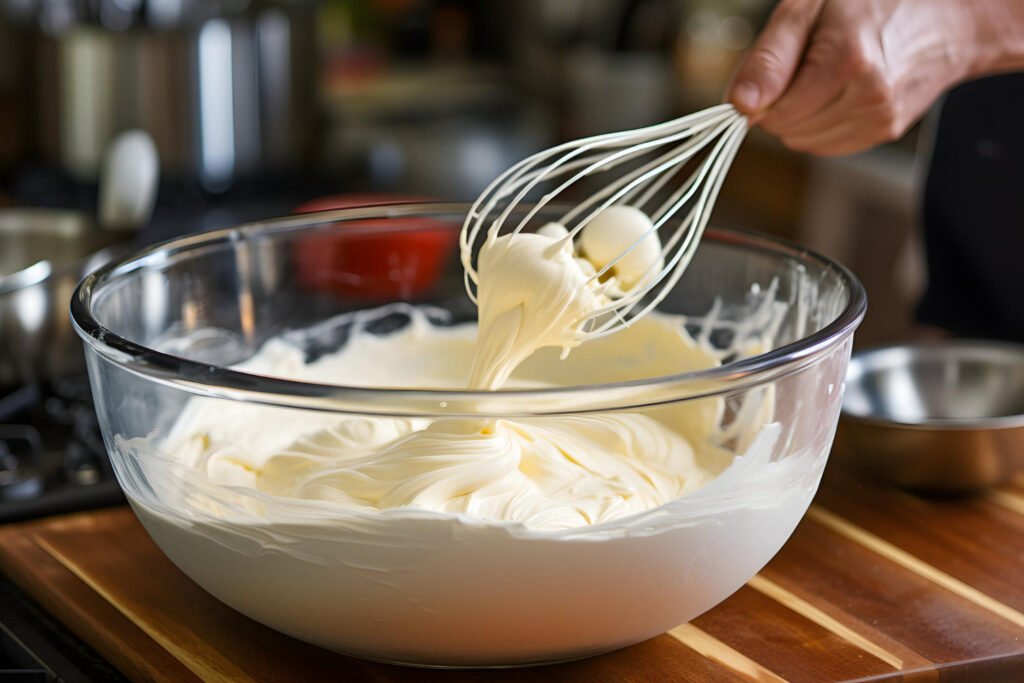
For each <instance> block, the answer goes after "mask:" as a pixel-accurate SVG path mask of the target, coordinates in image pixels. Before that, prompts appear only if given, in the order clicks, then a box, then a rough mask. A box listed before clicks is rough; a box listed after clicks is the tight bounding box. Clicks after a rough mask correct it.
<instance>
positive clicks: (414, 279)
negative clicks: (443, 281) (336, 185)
mask: <svg viewBox="0 0 1024 683" xmlns="http://www.w3.org/2000/svg"><path fill="white" fill-rule="evenodd" d="M425 199H427V198H424V197H409V196H403V195H388V194H363V195H334V196H330V197H323V198H320V199H315V200H313V201H310V202H307V203H305V204H302V205H300V206H299V207H297V208H296V209H295V211H294V213H299V214H302V213H313V212H317V211H328V210H334V209H350V208H359V207H366V206H383V205H394V204H410V203H416V202H421V201H424V200H425ZM334 225H335V226H338V227H337V228H335V229H332V230H330V231H325V232H323V233H313V234H310V235H305V236H303V237H302V238H301V239H300V240H299V241H298V242H297V244H296V245H295V251H294V258H295V262H296V266H297V268H296V270H297V272H298V278H299V283H300V284H301V285H302V286H304V287H306V288H308V289H310V290H312V291H315V292H322V293H330V294H336V295H341V296H357V297H360V298H368V299H384V298H399V299H408V298H415V297H417V296H421V295H423V294H424V293H426V292H428V291H430V289H431V288H432V287H433V286H434V285H435V284H436V283H437V281H438V279H439V278H440V276H441V273H442V272H443V270H444V265H445V261H446V260H447V258H448V257H449V255H450V254H451V252H452V251H453V250H454V248H455V244H456V242H457V241H458V234H459V232H458V226H457V225H456V224H455V223H452V222H451V221H444V220H440V219H436V218H422V217H411V218H404V217H396V218H374V219H366V220H352V221H342V222H338V223H335V224H334Z"/></svg>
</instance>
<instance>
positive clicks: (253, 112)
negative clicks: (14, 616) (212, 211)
mask: <svg viewBox="0 0 1024 683" xmlns="http://www.w3.org/2000/svg"><path fill="white" fill-rule="evenodd" d="M233 4H234V6H237V7H241V9H236V10H232V9H230V8H227V7H219V6H218V5H213V4H208V3H191V4H190V5H189V6H192V5H194V6H195V8H196V12H195V13H193V14H186V15H184V16H182V17H181V18H180V19H178V20H176V21H175V22H174V23H172V24H170V25H164V24H159V23H158V24H154V23H152V22H149V23H146V22H141V21H140V22H135V23H132V24H130V25H129V26H128V27H127V28H122V27H120V26H118V27H117V28H118V30H111V28H110V27H109V26H107V25H105V24H104V23H102V22H99V21H89V20H86V19H78V20H76V21H75V22H74V23H72V24H70V25H68V26H64V27H61V28H60V30H59V31H50V32H46V31H41V30H38V29H36V28H25V29H23V30H25V31H29V32H30V33H31V35H32V36H33V39H32V41H30V42H33V43H35V45H34V53H35V54H34V59H33V60H32V61H33V63H34V64H35V65H36V69H37V72H36V78H35V83H36V86H35V89H36V90H37V92H38V97H37V103H36V106H37V111H36V116H34V117H33V118H34V119H35V120H36V121H37V122H38V123H37V126H38V130H39V135H40V144H41V146H42V148H43V150H44V152H45V153H46V155H47V156H48V157H49V158H50V159H51V160H53V161H55V162H57V163H58V164H60V165H61V166H62V167H64V168H65V169H67V170H69V171H70V172H71V173H72V174H74V175H75V176H76V177H79V178H83V179H93V178H95V177H96V176H97V175H98V171H99V166H100V161H101V158H102V155H103V151H104V149H105V148H106V146H107V144H108V143H109V141H110V139H111V138H112V137H113V136H114V135H116V134H117V133H118V132H120V131H122V130H125V129H128V128H140V129H142V130H145V131H146V132H148V133H149V134H150V135H151V136H152V137H153V139H154V140H155V141H156V146H157V149H158V151H159V155H160V159H161V175H163V176H165V177H182V178H185V179H188V180H191V179H198V180H199V181H200V182H201V183H202V184H203V185H204V186H205V187H206V188H207V189H208V190H211V191H219V190H224V189H227V188H228V187H229V186H230V185H231V184H232V183H233V182H234V181H235V180H236V179H239V178H242V177H251V176H257V175H264V174H268V173H280V172H285V171H288V170H291V169H294V168H297V167H300V166H301V165H302V164H303V163H304V162H306V161H307V160H308V159H309V158H310V155H311V154H312V152H313V151H314V147H313V145H314V144H315V141H314V140H313V136H312V133H313V131H314V130H315V126H314V125H313V115H314V102H313V99H314V90H313V88H314V77H315V64H314V60H315V54H314V50H315V45H314V42H315V41H314V15H313V10H314V7H313V3H310V2H308V1H306V0H293V1H291V2H284V1H270V0H266V1H264V2H251V3H250V2H244V3H237V2H236V3H233ZM183 7H184V6H183ZM183 11H184V10H183ZM151 15H152V11H147V13H146V14H145V15H144V16H151ZM107 23H108V24H109V23H110V22H107Z"/></svg>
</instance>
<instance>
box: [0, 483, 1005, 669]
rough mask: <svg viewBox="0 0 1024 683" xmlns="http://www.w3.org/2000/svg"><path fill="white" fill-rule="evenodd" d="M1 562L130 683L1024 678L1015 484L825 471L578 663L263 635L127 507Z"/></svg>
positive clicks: (40, 533) (77, 522) (59, 531)
mask: <svg viewBox="0 0 1024 683" xmlns="http://www.w3.org/2000/svg"><path fill="white" fill-rule="evenodd" d="M0 570H2V571H4V572H5V573H6V574H7V575H8V576H9V577H10V578H11V579H12V580H13V581H15V582H16V583H17V584H18V585H20V586H21V587H22V588H23V589H24V590H25V591H27V592H28V593H29V594H30V595H32V596H33V597H34V598H35V599H36V600H38V601H39V602H40V603H41V604H42V605H43V606H44V607H45V608H46V609H48V610H50V611H51V612H52V613H53V614H54V615H56V616H57V617H58V618H59V619H61V620H62V621H64V622H65V623H66V624H67V625H68V626H69V627H70V628H71V629H72V630H73V631H75V632H76V633H77V634H78V635H79V637H81V638H82V639H83V640H84V641H85V642H87V643H88V644H89V645H91V646H92V647H93V648H95V649H96V650H97V651H98V652H100V653H101V654H102V655H103V656H105V657H106V658H107V659H108V660H110V661H111V662H112V663H113V664H114V665H115V666H117V667H118V668H119V669H121V670H122V671H123V672H124V673H125V674H126V675H127V676H128V677H129V678H131V679H133V680H137V681H195V680H202V681H281V682H285V683H287V682H289V681H333V680H369V681H380V682H382V683H388V682H392V681H394V682H401V681H434V680H436V681H459V682H462V681H482V680H486V681H492V680H497V681H517V680H531V681H588V682H589V681H672V680H679V681H712V682H714V681H793V682H798V681H812V682H815V683H816V682H819V681H853V680H890V679H892V680H898V679H902V680H908V681H938V680H942V681H1024V480H1017V481H1015V482H1013V483H1012V484H1011V485H1009V486H1007V487H1004V488H1002V489H1000V490H997V491H993V492H989V493H986V494H983V495H979V496H974V497H969V498H960V499H935V498H925V497H921V496H917V495H912V494H909V493H905V492H901V491H897V490H893V489H886V488H882V487H879V486H876V485H874V484H871V483H868V482H865V481H863V480H861V479H860V478H858V477H857V476H855V475H852V474H850V473H848V472H846V471H844V470H842V469H838V468H835V467H830V468H829V472H828V473H827V475H826V479H825V482H824V483H823V484H822V489H821V491H820V492H819V494H818V497H817V498H816V500H815V504H814V505H813V506H812V507H811V510H810V512H809V513H808V515H807V517H806V518H805V519H804V521H803V523H801V525H800V526H799V528H798V529H797V531H796V532H795V533H794V535H793V537H792V538H791V539H790V540H789V542H788V543H787V544H786V546H785V547H784V548H783V549H782V551H781V552H780V553H779V554H778V555H777V556H776V557H775V559H774V560H772V562H771V563H770V564H769V565H768V566H767V567H766V568H765V569H764V570H763V571H762V572H761V573H760V574H759V575H758V576H756V577H755V578H754V579H752V580H751V581H750V582H749V583H748V584H747V585H746V586H744V587H743V588H741V589H740V590H739V591H737V592H736V593H735V594H734V595H733V596H732V597H730V598H729V599H728V600H726V601H725V602H724V603H722V604H721V605H719V606H718V607H716V608H715V609H713V610H711V611H710V612H708V613H707V614H704V615H702V616H701V617H699V618H697V619H695V620H694V621H693V622H691V623H689V624H684V625H680V626H679V627H677V628H675V629H673V630H672V631H670V632H669V633H667V634H665V635H662V636H659V637H657V638H654V639H652V640H649V641H647V642H645V643H641V644H639V645H636V646H634V647H631V648H627V649H625V650H620V651H618V652H614V653H611V654H608V655H604V656H601V657H596V658H592V659H588V660H584V661H580V662H573V663H568V664H560V665H555V666H547V667H537V668H531V669H517V670H506V671H496V672H495V671H488V672H482V671H431V670H418V669H405V668H401V667H394V666H389V665H384V664H375V663H370V662H363V661H360V660H356V659H351V658H348V657H343V656H341V655H337V654H334V653H331V652H328V651H326V650H322V649H319V648H317V647H314V646H311V645H307V644H305V643H301V642H299V641H297V640H294V639H292V638H289V637H287V636H284V635H281V634H279V633H276V632H274V631H272V630H270V629H268V628H265V627H263V626H261V625H259V624H257V623H255V622H253V621H251V620H249V619H247V618H245V617H243V616H241V615H239V614H238V613H236V612H234V611H233V610H231V609H230V608H228V607H226V606H224V605H222V604H221V603H219V602H218V601H217V600H215V599H214V598H212V597H210V596H209V595H207V594H206V593H205V592H204V591H203V590H202V589H200V588H199V587H198V586H197V585H195V584H194V583H192V582H191V581H190V580H189V579H188V578H186V577H185V576H184V575H183V574H182V573H181V572H179V571H178V570H177V569H176V568H175V567H174V566H173V565H172V564H171V563H170V561H169V560H167V559H166V558H165V557H164V556H163V555H162V554H161V553H160V551H159V550H158V549H157V547H156V546H155V545H154V544H153V543H152V541H150V540H149V537H148V536H147V535H146V533H145V532H144V531H143V529H142V527H141V526H140V525H139V523H138V522H137V521H136V520H135V517H134V516H133V515H132V513H131V511H130V510H129V509H128V508H117V509H112V510H103V511H97V512H87V513H80V514H76V515H71V516H67V517H58V518H51V519H47V520H42V521H36V522H29V523H25V524H19V525H13V526H8V527H5V528H3V529H0Z"/></svg>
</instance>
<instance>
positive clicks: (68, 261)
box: [0, 209, 128, 393]
mask: <svg viewBox="0 0 1024 683" xmlns="http://www.w3.org/2000/svg"><path fill="white" fill-rule="evenodd" d="M115 239H117V236H116V235H114V234H112V233H107V232H103V231H102V230H100V229H99V228H97V227H96V226H95V225H94V224H93V223H92V221H91V220H89V218H87V217H86V216H85V215H84V214H80V213H77V212H74V211H62V210H56V209H3V210H0V393H2V389H3V388H5V387H12V386H17V385H20V384H25V383H28V382H33V381H36V380H40V379H49V378H53V377H62V376H65V375H70V374H75V373H79V372H83V371H84V370H85V356H84V355H83V354H82V345H81V342H80V341H79V339H78V337H77V336H76V335H75V333H74V331H72V329H71V321H70V319H69V318H68V304H69V303H70V301H71V294H72V293H73V292H74V290H75V285H77V284H78V281H79V280H81V279H82V277H84V276H85V275H87V274H88V273H90V272H92V271H94V270H96V269H97V268H99V267H100V266H102V265H104V264H105V263H107V262H108V261H110V260H111V259H112V258H114V257H116V256H119V255H122V254H124V253H126V252H127V250H128V247H127V246H125V245H117V244H113V240H115Z"/></svg>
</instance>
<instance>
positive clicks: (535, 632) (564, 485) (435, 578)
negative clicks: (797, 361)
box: [114, 235, 845, 666]
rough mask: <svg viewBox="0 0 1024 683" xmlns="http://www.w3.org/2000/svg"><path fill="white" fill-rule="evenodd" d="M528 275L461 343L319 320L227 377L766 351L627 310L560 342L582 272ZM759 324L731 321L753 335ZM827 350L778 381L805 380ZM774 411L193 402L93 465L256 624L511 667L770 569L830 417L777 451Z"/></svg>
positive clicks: (380, 652)
mask: <svg viewBox="0 0 1024 683" xmlns="http://www.w3.org/2000/svg"><path fill="white" fill-rule="evenodd" d="M524 237H529V238H530V240H534V238H535V237H536V239H538V240H547V242H548V243H542V242H536V243H535V244H533V243H531V244H532V246H536V247H540V248H538V249H536V250H533V251H534V252H535V253H536V254H540V255H545V254H546V255H549V256H550V258H554V259H562V260H565V259H570V260H571V259H572V258H573V257H572V255H571V252H564V251H559V250H557V249H547V247H549V246H551V245H552V244H554V243H556V242H557V241H558V236H557V235H555V236H554V237H550V236H543V235H542V236H532V235H531V236H524ZM549 243H550V244H549ZM513 246H514V245H513ZM530 251H531V249H527V250H526V252H530ZM509 253H511V252H509ZM545 257H547V256H545ZM508 263H511V261H509V262H508ZM566 263H568V261H566ZM534 265H535V266H537V267H534V268H531V269H529V272H530V273H531V275H530V276H529V277H524V278H523V279H522V280H521V283H522V284H523V286H522V287H521V288H520V289H519V290H516V291H512V292H508V291H501V290H500V289H492V290H489V291H490V292H491V293H490V294H487V297H490V298H487V299H486V301H485V297H483V296H482V297H481V318H482V322H483V323H484V327H485V328H486V329H485V331H484V332H483V333H482V334H480V335H479V336H481V337H482V338H483V343H481V341H480V340H478V330H477V327H476V325H474V324H463V325H454V326H448V325H441V324H435V323H434V322H432V319H431V316H430V315H429V314H428V312H427V311H425V310H423V309H415V308H411V307H408V306H402V305H396V306H391V307H386V308H384V309H381V310H379V311H377V312H363V313H360V314H358V315H355V316H349V317H348V318H347V319H339V320H338V321H336V323H337V324H338V325H344V326H346V327H347V328H348V337H347V341H346V343H345V344H344V345H342V346H341V347H340V348H338V349H337V350H335V351H332V352H330V353H327V354H325V355H321V356H319V357H318V358H316V359H313V360H308V359H307V354H306V352H305V350H304V349H305V348H307V345H306V344H304V343H301V341H300V340H301V338H302V334H301V331H299V332H292V333H289V334H288V335H284V336H282V337H281V338H278V339H273V340H271V341H269V342H267V343H266V344H265V345H264V346H263V347H262V348H261V349H260V350H259V351H258V352H257V353H256V354H255V355H254V356H253V357H251V358H250V359H249V360H247V361H245V362H244V363H242V364H240V365H238V366H237V369H240V370H243V371H246V372H250V373H253V374H256V375H269V376H275V377H282V378H288V379H293V380H299V381H312V382H316V383H318V384H339V385H347V386H367V387H379V388H388V387H392V388H423V389H433V390H437V389H463V388H465V387H466V386H467V384H470V385H472V386H481V387H488V388H496V387H498V386H503V387H504V388H510V389H515V388H534V389H537V388H544V387H563V386H578V385H598V384H604V383H609V382H622V381H631V380H639V379H646V378H656V377H665V376H671V375H679V374H682V373H686V372H692V371H698V370H702V369H707V368H710V367H714V366H716V365H718V364H719V358H720V357H722V356H724V355H728V354H733V355H735V354H736V353H739V354H740V355H747V354H753V353H758V352H760V351H762V350H764V348H765V347H766V346H767V345H769V344H770V343H771V340H770V339H763V338H759V337H757V336H756V335H753V334H750V335H747V334H745V333H744V329H745V328H744V326H743V325H738V326H735V328H734V330H733V331H734V335H733V337H734V338H733V342H732V344H731V348H730V349H728V350H725V351H721V350H718V351H716V350H715V349H712V348H711V346H710V345H709V344H708V343H707V339H706V338H702V339H701V340H700V341H696V340H694V339H693V338H692V337H691V336H690V335H689V334H688V333H687V332H686V329H685V327H684V322H686V321H684V320H683V319H682V318H679V317H673V316H668V315H660V314H653V315H651V316H649V317H647V318H645V319H643V320H640V321H639V322H637V323H636V324H635V325H633V326H632V327H629V328H627V329H624V330H622V331H620V332H618V333H616V334H614V335H611V336H608V337H605V338H601V339H597V340H594V341H589V342H587V343H584V344H579V345H577V344H575V343H574V342H573V340H574V336H573V333H574V332H575V329H576V326H577V325H578V324H579V321H580V319H581V318H582V317H583V316H585V315H586V314H587V311H588V310H590V309H592V308H594V307H597V306H599V305H601V297H602V296H603V295H602V293H601V292H600V291H593V292H592V291H589V290H587V289H583V290H579V289H573V287H575V286H576V285H579V284H580V283H586V282H587V281H588V278H586V277H585V276H586V275H587V272H588V271H587V269H586V266H580V268H581V270H580V273H576V272H575V271H569V272H568V274H567V273H566V272H565V271H564V269H562V268H560V267H559V268H549V267H548V266H549V265H550V264H534ZM561 265H566V264H561ZM480 272H481V278H484V277H487V276H486V272H487V271H486V270H484V269H481V271H480ZM581 274H582V276H581ZM549 276H550V278H552V281H545V280H544V278H545V277H549ZM560 278H564V282H563V285H564V287H562V289H564V290H566V292H568V291H569V290H570V289H571V291H572V292H575V293H576V294H575V295H574V296H576V295H578V296H577V299H576V300H574V301H570V302H569V303H568V304H567V303H566V301H567V300H568V298H571V297H570V296H569V295H568V294H565V293H564V292H563V294H564V296H565V297H567V298H563V299H557V298H552V297H549V296H546V293H549V292H559V291H562V290H560V289H559V286H560V285H559V279H560ZM566 283H568V284H566ZM491 284H492V285H493V284H495V283H494V282H491ZM595 287H597V286H596V285H595ZM485 289H486V288H485V287H484V286H483V285H482V286H481V291H482V292H484V290H485ZM522 291H526V292H527V296H523V297H518V298H517V296H518V294H519V293H521V292H522ZM580 292H582V294H581V293H580ZM760 294H761V295H762V298H763V301H764V305H763V306H762V307H761V308H760V309H759V310H760V312H761V313H762V314H766V315H768V316H769V317H771V316H781V315H782V314H784V308H785V307H784V306H782V305H781V304H778V303H777V302H776V301H775V297H774V293H773V292H772V291H767V292H760ZM780 306H781V308H780ZM485 308H486V309H487V310H489V311H491V312H492V313H494V315H493V316H488V315H485ZM509 311H513V312H512V313H511V314H509V313H508V312H509ZM395 315H399V316H405V318H406V320H405V324H404V325H400V326H399V327H398V329H395V330H393V331H391V332H389V333H386V334H373V333H371V332H370V331H369V329H368V328H369V327H372V324H373V322H374V321H377V320H381V319H384V318H386V317H388V316H395ZM711 317H712V318H713V317H714V316H713V315H712V316H711ZM496 321H497V322H496ZM502 321H503V322H502ZM691 322H692V321H691ZM704 322H705V325H706V326H710V325H712V324H713V322H714V321H713V320H712V321H704ZM763 322H764V321H763V320H762V321H760V324H758V325H756V326H754V325H752V326H750V329H751V330H753V329H754V328H757V329H772V326H771V325H764V324H763ZM311 334H313V332H311ZM524 349H528V351H524ZM538 349H539V350H538ZM565 349H572V352H571V353H569V354H568V356H567V357H563V356H564V354H563V353H562V352H563V351H564V350H565ZM839 355H843V354H839ZM474 358H475V359H476V360H475V361H473V359H474ZM840 361H842V362H843V363H844V362H845V358H838V357H837V360H836V361H835V362H832V361H827V362H823V363H821V365H822V366H823V367H821V368H820V370H819V371H809V372H805V373H803V374H802V376H801V377H796V376H794V378H793V379H790V380H787V381H793V382H810V385H814V386H816V383H819V382H820V381H823V380H822V377H825V375H829V373H831V374H835V373H836V369H837V368H838V365H837V363H839V362H840ZM840 364H841V363H840ZM819 372H820V373H823V374H821V376H819V374H818V373H819ZM829 376H830V375H829ZM807 393H811V392H807ZM776 403H777V402H776V391H775V388H774V387H773V385H771V384H766V385H763V386H759V387H752V388H747V389H745V390H744V391H743V392H742V393H741V394H739V395H735V396H732V397H730V398H728V399H726V398H722V397H717V396H714V397H709V398H703V399H694V400H687V401H677V402H674V403H668V404H665V405H660V406H653V407H647V408H642V409H631V410H626V411H616V412H607V413H587V414H580V415H544V416H539V417H522V418H512V417H510V418H497V419H495V418H483V417H479V418H478V417H464V416H459V417H445V416H443V414H444V410H443V406H439V414H440V415H442V416H441V417H431V418H427V417H420V418H405V417H380V416H367V415H347V414H337V413H331V412H319V411H302V410H297V409H288V408H281V407H276V406H267V405H259V404H253V403H244V402H238V401H230V400H227V399H217V398H209V397H195V398H191V399H190V400H189V401H188V402H187V404H185V405H184V406H180V405H179V406H173V407H171V406H169V407H168V410H169V411H170V410H175V411H180V414H179V413H177V412H176V413H175V414H174V417H175V419H174V420H173V426H172V427H171V428H170V429H169V430H168V431H167V432H165V433H157V434H152V435H150V436H149V437H147V438H145V439H122V438H116V439H115V444H114V445H115V448H117V449H119V450H121V451H122V455H121V457H118V458H115V462H119V463H128V464H127V465H125V464H122V465H119V467H121V469H120V470H119V472H118V474H119V478H120V479H121V480H122V483H123V484H124V486H125V490H126V491H127V492H128V495H129V499H130V501H131V503H132V505H133V507H134V508H135V510H136V512H137V514H138V516H139V518H140V519H141V520H142V522H143V524H144V525H145V526H146V528H147V530H148V531H149V533H150V534H151V536H152V537H153V538H154V539H155V540H156V542H157V543H158V544H159V545H160V546H161V548H162V549H163V550H164V552H165V553H166V554H167V555H168V557H170V558H171V559H172V560H173V561H174V562H175V563H176V564H177V565H178V566H179V567H180V568H181V569H182V570H183V571H185V572H186V573H187V574H188V575H189V576H190V577H192V578H193V579H194V580H195V581H196V582H197V583H199V584H200V585H201V586H203V587H204V588H205V589H207V590H208V591H210V592H211V593H212V594H213V595H214V596H216V597H217V598H219V599H220V600H222V601H224V602H225V603H227V604H228V605H231V606H232V607H234V608H235V609H237V610H239V611H240V612H242V613H244V614H246V615H248V616H250V617H252V618H254V619H256V620H258V621H261V622H263V623H265V624H267V625H268V626H271V627H273V628H275V629H278V630H281V631H283V632H285V633H288V634H290V635H293V636H296V637H298V638H301V639H303V640H307V641H310V642H313V643H317V644H319V645H323V646H325V647H329V648H331V649H335V650H338V651H341V652H345V653H350V654H354V655H358V656H362V657H367V658H372V659H381V660H386V661H393V662H401V663H414V664H421V665H437V666H506V665H516V664H530V663H538V662H548V661H556V660H563V659H569V658H575V657H581V656H586V655H590V654H595V653H598V652H602V651H607V650H611V649H615V648H619V647H623V646H625V645H629V644H631V643H635V642H638V641H640V640H644V639H646V638H649V637H652V636H654V635H657V634H659V633H661V632H664V631H665V630H667V629H670V628H672V627H674V626H676V625H678V624H680V623H683V622H685V621H688V620H689V619H692V618H693V617H695V616H697V615H699V614H700V613H702V612H704V611H705V610H707V609H709V608H710V607H712V606H713V605H715V604H717V603H718V602H720V601H721V600H723V599H724V598H725V597H726V596H728V595H729V594H730V593H732V592H733V591H734V590H736V589H737V588H738V587H739V586H741V585H742V584H743V583H744V582H745V581H746V580H747V579H749V578H750V576H751V575H753V574H754V573H755V572H756V571H757V570H758V569H759V568H760V567H761V566H762V565H763V564H764V563H765V562H767V561H768V559H770V558H771V556H772V555H773V554H774V553H775V552H776V551H777V550H778V549H779V547H780V546H781V545H782V543H783V542H784V541H785V539H786V538H787V537H788V535H789V534H790V533H791V532H792V530H793V528H794V527H795V526H796V524H797V522H798V521H799V519H800V517H801V516H802V515H803V513H804V511H805V510H806V507H807V505H808V504H809V502H810V499H811V497H812V496H813V493H814V491H815V490H816V487H817V484H818V480H819V479H820V476H821V472H822V469H823V467H824V464H825V461H826V454H827V449H828V447H829V445H830V444H831V436H832V431H833V429H834V424H835V421H834V420H833V419H831V417H829V418H828V419H817V420H816V422H815V423H814V424H815V425H817V424H819V423H820V427H818V426H813V427H811V430H812V431H814V437H813V438H812V439H809V440H807V441H806V442H805V443H802V444H801V445H800V446H798V447H797V446H792V445H791V444H789V443H788V442H786V443H783V441H784V439H782V438H781V435H782V434H783V433H784V431H785V430H784V429H783V425H785V424H790V423H793V421H795V420H801V419H804V418H802V417H800V416H799V415H797V414H796V413H794V412H793V411H794V410H796V408H794V407H793V406H787V407H786V408H785V410H784V411H783V413H784V414H782V415H780V414H778V411H777V405H776ZM837 409H838V403H835V405H834V406H833V405H832V403H829V405H828V406H826V407H825V408H824V409H823V410H824V411H825V412H827V413H829V415H831V414H832V413H834V412H835V410H837ZM136 491H147V492H151V494H147V495H146V497H145V498H143V497H140V496H136V495H133V492H136Z"/></svg>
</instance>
